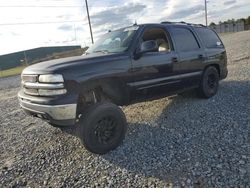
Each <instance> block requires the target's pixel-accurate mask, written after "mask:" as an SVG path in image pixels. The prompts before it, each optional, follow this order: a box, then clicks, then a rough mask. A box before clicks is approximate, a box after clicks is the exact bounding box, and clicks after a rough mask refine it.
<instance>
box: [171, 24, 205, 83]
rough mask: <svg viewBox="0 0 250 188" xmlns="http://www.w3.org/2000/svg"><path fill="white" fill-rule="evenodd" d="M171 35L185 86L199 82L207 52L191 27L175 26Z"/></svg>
mask: <svg viewBox="0 0 250 188" xmlns="http://www.w3.org/2000/svg"><path fill="white" fill-rule="evenodd" d="M171 36H172V39H173V42H174V46H175V49H176V50H177V52H178V56H179V58H178V63H179V64H178V71H179V75H180V78H181V80H182V83H183V85H184V86H185V87H193V86H196V85H198V84H199V80H200V77H201V75H202V67H203V62H204V60H205V57H206V54H205V52H204V49H203V47H202V46H201V45H200V43H199V41H198V39H197V37H196V35H195V33H194V32H193V30H192V28H191V27H187V26H185V27H184V26H173V27H172V28H171Z"/></svg>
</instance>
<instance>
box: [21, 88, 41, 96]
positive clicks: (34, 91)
mask: <svg viewBox="0 0 250 188" xmlns="http://www.w3.org/2000/svg"><path fill="white" fill-rule="evenodd" d="M23 90H24V93H25V94H27V95H39V94H38V90H37V89H27V88H23Z"/></svg>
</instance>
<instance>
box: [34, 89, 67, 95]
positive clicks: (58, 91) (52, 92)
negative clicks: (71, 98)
mask: <svg viewBox="0 0 250 188" xmlns="http://www.w3.org/2000/svg"><path fill="white" fill-rule="evenodd" d="M65 93H67V91H66V89H55V90H49V89H39V90H38V94H39V95H41V96H54V95H63V94H65Z"/></svg>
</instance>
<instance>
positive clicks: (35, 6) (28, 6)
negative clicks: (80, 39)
mask: <svg viewBox="0 0 250 188" xmlns="http://www.w3.org/2000/svg"><path fill="white" fill-rule="evenodd" d="M81 7H84V6H57V5H55V6H53V5H52V6H50V5H48V6H47V5H46V6H37V5H27V6H26V5H20V6H16V5H15V6H0V8H81Z"/></svg>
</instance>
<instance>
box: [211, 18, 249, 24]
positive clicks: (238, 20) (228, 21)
mask: <svg viewBox="0 0 250 188" xmlns="http://www.w3.org/2000/svg"><path fill="white" fill-rule="evenodd" d="M242 21H243V22H244V23H245V25H250V16H248V17H247V18H240V19H234V18H232V19H228V20H227V21H224V22H222V21H219V23H218V24H219V25H220V24H231V23H238V22H242ZM215 25H216V24H215V23H214V22H211V23H210V24H209V26H215Z"/></svg>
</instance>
